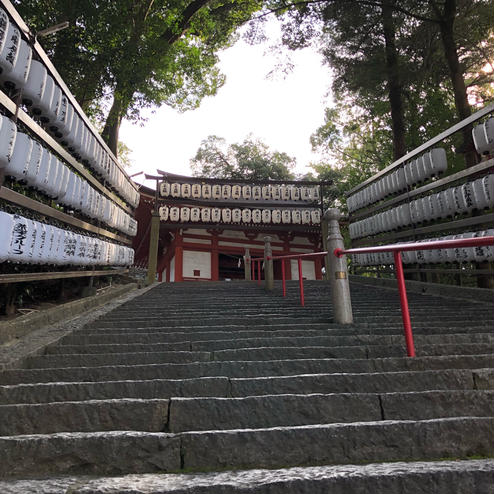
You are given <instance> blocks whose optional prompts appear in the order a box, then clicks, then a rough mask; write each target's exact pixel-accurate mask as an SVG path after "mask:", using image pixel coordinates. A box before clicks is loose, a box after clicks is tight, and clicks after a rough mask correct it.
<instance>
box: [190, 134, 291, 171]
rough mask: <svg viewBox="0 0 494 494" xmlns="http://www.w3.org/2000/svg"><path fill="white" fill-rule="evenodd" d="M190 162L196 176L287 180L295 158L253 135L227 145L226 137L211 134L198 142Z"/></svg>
mask: <svg viewBox="0 0 494 494" xmlns="http://www.w3.org/2000/svg"><path fill="white" fill-rule="evenodd" d="M191 165H192V171H193V175H194V176H196V177H209V178H242V179H248V180H268V179H273V180H283V179H286V180H290V179H293V178H294V176H293V173H292V172H291V169H293V167H294V166H295V158H292V157H290V156H288V155H287V154H286V153H283V152H279V151H271V150H270V149H269V147H268V146H267V145H266V144H264V143H263V142H262V141H260V140H259V139H255V138H253V137H252V136H249V137H247V138H246V139H244V141H243V142H242V143H236V144H230V145H228V144H227V143H226V141H225V139H223V138H221V137H217V136H214V135H211V136H208V137H207V138H206V139H204V140H203V141H202V142H201V145H200V147H199V149H198V150H197V153H196V155H195V156H194V158H192V160H191Z"/></svg>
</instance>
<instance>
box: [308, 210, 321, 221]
mask: <svg viewBox="0 0 494 494" xmlns="http://www.w3.org/2000/svg"><path fill="white" fill-rule="evenodd" d="M310 219H311V221H312V223H313V224H314V225H318V224H319V223H321V211H320V210H319V209H314V210H313V211H311V213H310Z"/></svg>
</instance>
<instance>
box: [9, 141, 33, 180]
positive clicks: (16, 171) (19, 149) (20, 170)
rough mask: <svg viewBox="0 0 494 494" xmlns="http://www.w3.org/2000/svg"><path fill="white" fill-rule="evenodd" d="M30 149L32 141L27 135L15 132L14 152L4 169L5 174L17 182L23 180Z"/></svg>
mask: <svg viewBox="0 0 494 494" xmlns="http://www.w3.org/2000/svg"><path fill="white" fill-rule="evenodd" d="M32 149H33V140H32V139H31V138H30V137H29V136H28V135H27V134H24V133H23V132H17V136H16V138H15V144H14V150H13V152H12V156H11V158H10V161H9V162H8V163H7V166H6V167H5V174H6V175H10V176H11V177H14V178H16V179H17V180H23V179H24V177H25V174H26V170H27V168H28V166H29V162H30V160H31V152H32Z"/></svg>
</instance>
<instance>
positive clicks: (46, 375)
mask: <svg viewBox="0 0 494 494" xmlns="http://www.w3.org/2000/svg"><path fill="white" fill-rule="evenodd" d="M493 366H494V358H493V355H492V354H485V355H446V356H434V357H416V358H414V359H406V358H402V357H401V358H399V357H396V358H376V359H331V358H330V359H295V360H264V361H255V360H252V361H250V360H246V361H241V360H237V361H212V362H192V363H187V364H147V365H130V366H129V365H111V366H101V367H63V368H48V369H12V370H5V371H3V372H2V373H0V385H1V384H20V383H42V382H51V381H55V382H73V381H102V380H103V381H115V380H122V379H131V380H136V379H137V380H142V379H144V380H145V379H187V378H193V377H197V376H202V377H208V376H209V377H211V376H228V377H260V376H276V375H277V376H281V375H295V374H321V373H333V372H389V371H400V370H427V369H447V368H482V367H493Z"/></svg>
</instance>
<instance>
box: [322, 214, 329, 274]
mask: <svg viewBox="0 0 494 494" xmlns="http://www.w3.org/2000/svg"><path fill="white" fill-rule="evenodd" d="M321 235H322V250H323V251H325V252H329V250H328V220H327V219H326V218H325V217H324V216H323V218H322V221H321ZM328 266H329V254H328V255H326V256H324V268H325V270H326V272H325V273H324V276H323V279H325V280H326V281H327V280H329V268H328Z"/></svg>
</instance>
